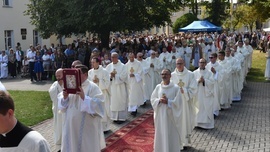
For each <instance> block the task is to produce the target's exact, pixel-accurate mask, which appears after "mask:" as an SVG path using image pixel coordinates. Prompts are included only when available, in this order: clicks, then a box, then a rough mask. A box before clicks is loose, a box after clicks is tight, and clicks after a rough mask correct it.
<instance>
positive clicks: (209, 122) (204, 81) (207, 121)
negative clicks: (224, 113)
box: [193, 58, 215, 129]
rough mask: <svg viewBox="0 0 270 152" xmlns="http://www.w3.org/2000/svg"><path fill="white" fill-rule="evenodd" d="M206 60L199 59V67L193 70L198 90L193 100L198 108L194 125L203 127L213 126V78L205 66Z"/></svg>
mask: <svg viewBox="0 0 270 152" xmlns="http://www.w3.org/2000/svg"><path fill="white" fill-rule="evenodd" d="M205 66H206V60H205V59H204V58H202V59H200V60H199V68H198V69H197V70H195V71H194V72H193V73H194V77H195V79H196V81H197V85H198V90H197V94H196V95H195V97H194V101H195V103H196V105H197V107H198V109H199V111H198V113H197V116H196V126H197V127H200V128H203V129H213V128H214V124H215V123H214V115H213V104H214V91H213V90H214V79H213V75H212V73H211V72H210V71H209V70H207V69H206V68H205Z"/></svg>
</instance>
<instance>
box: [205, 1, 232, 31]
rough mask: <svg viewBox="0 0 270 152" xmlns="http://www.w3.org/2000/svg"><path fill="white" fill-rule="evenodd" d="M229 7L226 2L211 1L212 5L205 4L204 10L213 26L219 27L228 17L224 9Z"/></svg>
mask: <svg viewBox="0 0 270 152" xmlns="http://www.w3.org/2000/svg"><path fill="white" fill-rule="evenodd" d="M228 7H229V2H228V0H213V1H212V3H206V9H207V13H208V15H209V16H208V18H207V20H209V21H210V22H212V23H213V24H214V25H217V26H221V25H222V23H223V21H225V20H226V18H227V17H228V16H229V14H228V12H227V11H226V9H227V8H228Z"/></svg>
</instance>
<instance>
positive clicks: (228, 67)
mask: <svg viewBox="0 0 270 152" xmlns="http://www.w3.org/2000/svg"><path fill="white" fill-rule="evenodd" d="M218 63H219V64H220V65H221V66H222V69H223V84H224V87H223V88H222V90H221V92H222V93H221V97H220V107H221V108H222V109H228V108H230V107H231V103H232V94H231V90H232V81H231V79H232V63H231V62H230V61H229V60H225V59H224V60H223V61H220V60H219V61H218Z"/></svg>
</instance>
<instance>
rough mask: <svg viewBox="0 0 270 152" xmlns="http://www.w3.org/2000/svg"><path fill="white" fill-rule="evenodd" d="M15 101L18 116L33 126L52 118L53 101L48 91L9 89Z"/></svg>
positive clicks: (23, 121) (20, 119) (26, 123)
mask: <svg viewBox="0 0 270 152" xmlns="http://www.w3.org/2000/svg"><path fill="white" fill-rule="evenodd" d="M9 93H10V95H11V97H12V98H13V100H14V102H15V115H16V118H17V119H18V120H19V121H21V122H22V123H24V124H25V125H27V126H32V125H35V124H38V123H39V122H42V121H44V120H46V119H49V118H52V116H53V115H52V101H51V99H50V96H49V93H48V92H46V91H12V90H10V91H9Z"/></svg>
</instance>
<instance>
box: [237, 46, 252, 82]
mask: <svg viewBox="0 0 270 152" xmlns="http://www.w3.org/2000/svg"><path fill="white" fill-rule="evenodd" d="M237 52H238V53H241V54H242V55H243V57H244V61H243V63H242V64H243V69H242V72H243V77H244V78H243V83H245V80H246V76H247V73H248V58H249V57H248V55H249V52H248V50H247V49H246V47H244V46H242V47H239V46H238V47H237Z"/></svg>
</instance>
